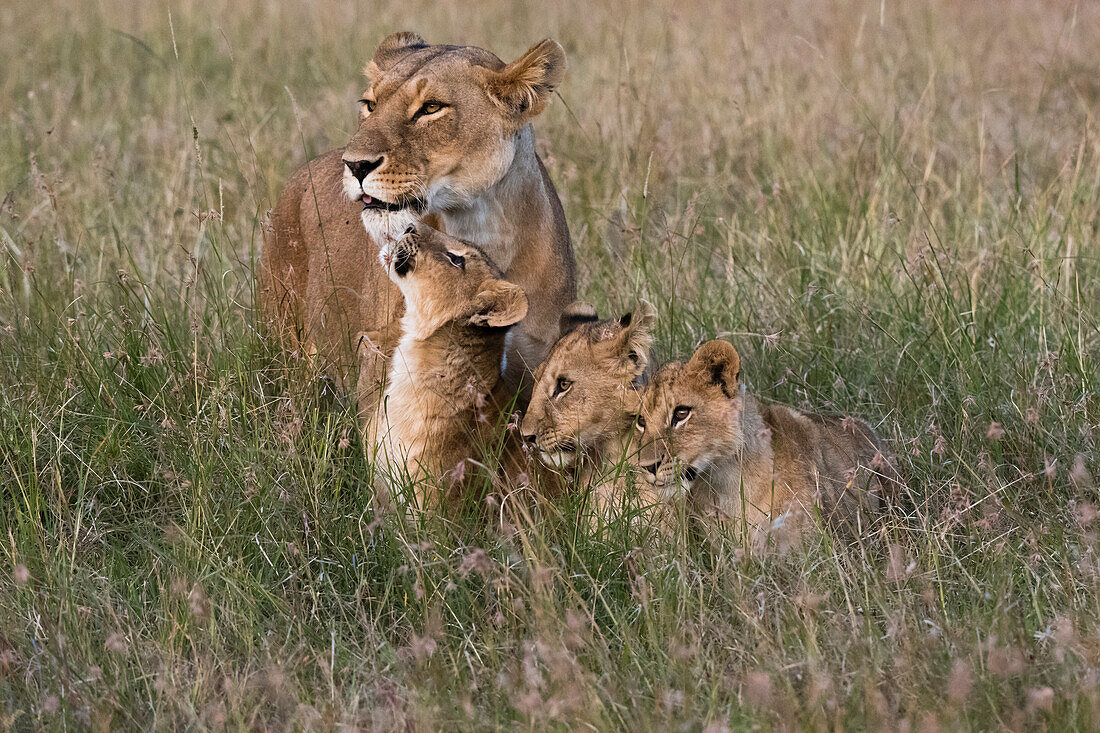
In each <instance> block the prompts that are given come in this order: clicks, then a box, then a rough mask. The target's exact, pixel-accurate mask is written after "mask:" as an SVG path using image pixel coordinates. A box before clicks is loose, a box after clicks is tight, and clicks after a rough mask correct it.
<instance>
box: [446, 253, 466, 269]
mask: <svg viewBox="0 0 1100 733" xmlns="http://www.w3.org/2000/svg"><path fill="white" fill-rule="evenodd" d="M443 254H445V255H447V260H448V261H449V262H450V263H451V264H452V265H454V266H455V267H457V268H459V269H460V270H465V269H466V258H465V257H463V256H462V255H459V254H455V253H454V252H451V251H450V250H447V251H446V252H444V253H443Z"/></svg>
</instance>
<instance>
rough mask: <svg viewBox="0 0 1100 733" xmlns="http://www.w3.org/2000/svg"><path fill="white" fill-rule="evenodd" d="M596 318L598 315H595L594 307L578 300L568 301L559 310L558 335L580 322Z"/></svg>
mask: <svg viewBox="0 0 1100 733" xmlns="http://www.w3.org/2000/svg"><path fill="white" fill-rule="evenodd" d="M598 320H600V317H599V316H598V315H596V309H595V308H593V307H592V306H590V305H589V304H588V303H584V302H582V301H579V300H578V301H576V302H574V303H570V304H569V305H567V306H565V310H563V311H562V312H561V319H559V320H558V336H559V337H561V336H564V335H565V334H567V333H569V332H570V331H572V330H573V329H574V328H576V327H577V326H579V325H581V324H582V323H591V322H592V321H598Z"/></svg>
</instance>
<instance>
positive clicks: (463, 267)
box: [379, 224, 527, 338]
mask: <svg viewBox="0 0 1100 733" xmlns="http://www.w3.org/2000/svg"><path fill="white" fill-rule="evenodd" d="M379 258H380V259H381V261H382V266H383V267H384V268H386V272H387V273H388V274H389V276H390V279H391V280H393V282H394V283H395V284H396V285H397V287H398V288H399V289H400V290H401V294H402V295H403V296H405V319H406V320H405V321H404V325H405V327H406V329H411V331H412V332H413V333H414V335H416V336H417V337H418V338H426V337H427V336H429V335H431V334H432V333H434V332H435V331H436V330H437V329H438V328H439V327H440V326H443V325H446V324H449V323H456V322H457V323H460V324H464V325H470V326H478V327H484V328H507V327H509V326H512V325H514V324H516V323H519V322H520V321H521V320H523V317H524V316H526V315H527V296H526V295H525V294H524V292H523V290H522V289H521V288H520V287H519V286H518V285H514V284H513V283H510V282H508V281H506V280H502V279H501V273H500V270H499V269H498V268H497V266H496V265H494V264H493V263H492V261H491V260H490V259H489V258H488V257H486V256H485V253H484V252H482V251H481V250H480V249H478V248H477V247H475V246H474V245H472V244H467V243H466V242H463V241H461V240H459V239H455V238H454V237H449V236H447V235H446V234H444V233H443V232H440V231H438V230H436V229H432V228H431V227H429V226H427V225H426V224H415V225H410V226H409V227H408V228H407V229H406V230H405V233H404V235H403V236H402V237H401V238H400V239H398V240H397V241H396V242H394V243H393V245H392V246H391V247H389V248H388V249H385V250H383V251H382V252H381V254H380V255H379Z"/></svg>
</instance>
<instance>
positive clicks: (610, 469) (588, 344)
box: [520, 301, 657, 518]
mask: <svg viewBox="0 0 1100 733" xmlns="http://www.w3.org/2000/svg"><path fill="white" fill-rule="evenodd" d="M656 316H657V313H656V311H655V310H654V308H653V306H652V305H650V304H649V303H646V302H644V301H642V302H641V303H639V304H638V306H637V307H636V308H635V309H634V310H633V311H631V312H629V313H626V314H624V315H623V316H622V317H621V318H617V319H607V320H599V318H598V316H597V315H596V311H595V310H594V309H593V308H592V306H590V305H588V304H586V303H579V302H578V303H574V304H573V305H571V306H569V308H567V309H566V310H565V312H564V313H563V314H562V317H561V331H562V335H561V336H560V337H559V338H558V340H557V342H556V343H555V344H554V345H553V346H552V347H550V352H549V354H547V357H546V361H544V362H543V363H542V364H541V365H539V368H538V369H537V370H535V386H534V389H533V390H532V393H531V403H530V404H529V405H528V407H527V412H526V414H525V415H524V417H523V423H522V425H521V427H520V431H521V433H522V434H523V440H524V442H525V443H526V444H527V445H529V446H531V447H532V448H533V450H534V451H535V452H537V453H538V456H539V458H540V459H541V460H542V462H543V463H545V464H546V465H548V466H550V467H552V468H556V469H558V470H559V471H562V472H570V473H571V474H572V475H573V478H574V480H575V481H576V482H577V484H578V485H579V486H580V487H581V488H584V487H588V486H589V485H590V484H591V485H592V499H593V502H592V503H593V508H594V509H595V510H596V511H595V516H596V517H603V518H608V517H609V516H610V515H611V514H612V513H613V511H614V504H615V503H616V501H617V500H621V499H623V498H624V497H623V494H624V492H625V491H626V488H627V483H628V482H627V481H626V480H625V476H624V475H623V473H622V472H621V470H620V469H621V467H622V465H623V462H624V460H625V458H626V457H627V455H628V454H629V452H630V450H631V438H632V437H633V433H634V416H635V414H636V413H637V411H638V403H639V399H640V395H639V387H640V385H639V384H638V380H639V379H640V378H641V376H642V373H643V372H644V371H645V369H646V365H647V364H648V363H649V347H650V346H651V345H652V343H653V325H654V322H655V321H656ZM642 500H643V501H645V497H643V498H642ZM650 503H652V502H650Z"/></svg>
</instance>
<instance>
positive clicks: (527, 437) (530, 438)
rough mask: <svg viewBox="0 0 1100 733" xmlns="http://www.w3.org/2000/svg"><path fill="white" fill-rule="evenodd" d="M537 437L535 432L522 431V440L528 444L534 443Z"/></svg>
mask: <svg viewBox="0 0 1100 733" xmlns="http://www.w3.org/2000/svg"><path fill="white" fill-rule="evenodd" d="M537 439H538V436H537V435H536V434H535V433H524V434H523V442H524V443H527V444H528V445H534V444H535V441H536V440H537Z"/></svg>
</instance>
